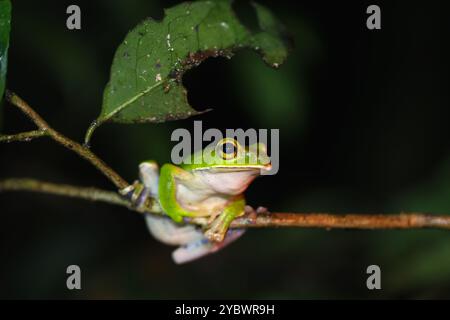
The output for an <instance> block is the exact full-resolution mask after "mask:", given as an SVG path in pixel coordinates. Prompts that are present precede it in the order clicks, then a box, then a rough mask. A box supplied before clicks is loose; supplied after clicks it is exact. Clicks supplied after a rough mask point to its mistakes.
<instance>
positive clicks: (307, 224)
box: [0, 179, 450, 229]
mask: <svg viewBox="0 0 450 320" xmlns="http://www.w3.org/2000/svg"><path fill="white" fill-rule="evenodd" d="M5 191H31V192H41V193H49V194H54V195H60V196H68V197H73V198H80V199H85V200H91V201H100V202H105V203H109V204H114V205H119V206H124V207H127V208H129V209H131V210H134V211H137V212H140V211H138V210H137V209H136V208H134V207H133V206H132V205H131V204H130V202H128V201H127V200H126V199H123V198H122V197H120V196H119V194H117V193H115V192H112V191H105V190H101V189H97V188H90V187H75V186H70V185H60V184H54V183H49V182H42V181H37V180H33V179H8V180H3V181H0V192H5ZM147 212H149V213H155V214H160V213H161V211H160V209H159V207H158V206H153V207H152V208H151V209H149V210H147ZM231 227H232V228H266V227H300V228H325V229H343V228H346V229H419V228H435V229H450V215H449V216H445V215H429V214H424V213H420V212H413V213H401V214H392V215H391V214H389V215H387V214H373V215H372V214H345V215H341V214H330V213H275V212H273V213H261V214H255V213H254V212H251V213H248V214H246V215H244V216H242V217H239V218H237V219H235V220H234V221H233V222H232V224H231Z"/></svg>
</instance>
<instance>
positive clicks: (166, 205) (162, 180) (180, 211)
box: [159, 163, 196, 223]
mask: <svg viewBox="0 0 450 320" xmlns="http://www.w3.org/2000/svg"><path fill="white" fill-rule="evenodd" d="M175 179H178V180H190V179H192V174H191V173H190V172H188V171H186V170H183V169H181V168H179V167H177V166H174V165H172V164H168V163H166V164H165V165H163V166H162V168H161V173H160V177H159V202H160V204H161V207H162V208H163V210H164V212H165V213H166V214H167V215H168V216H169V217H171V218H172V220H173V221H175V222H178V223H179V222H182V221H183V217H195V216H196V214H195V213H194V212H189V211H187V210H185V209H184V208H183V207H182V206H181V205H179V204H178V200H177V185H176V181H175Z"/></svg>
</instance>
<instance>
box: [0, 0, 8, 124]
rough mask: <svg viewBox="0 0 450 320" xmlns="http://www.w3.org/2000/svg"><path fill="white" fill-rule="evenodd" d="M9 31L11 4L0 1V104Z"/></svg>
mask: <svg viewBox="0 0 450 320" xmlns="http://www.w3.org/2000/svg"><path fill="white" fill-rule="evenodd" d="M10 29H11V2H10V1H9V0H0V104H1V102H2V99H3V93H4V92H5V83H6V69H7V65H8V47H9V31H10ZM0 116H1V115H0Z"/></svg>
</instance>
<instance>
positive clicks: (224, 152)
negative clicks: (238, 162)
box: [217, 139, 237, 160]
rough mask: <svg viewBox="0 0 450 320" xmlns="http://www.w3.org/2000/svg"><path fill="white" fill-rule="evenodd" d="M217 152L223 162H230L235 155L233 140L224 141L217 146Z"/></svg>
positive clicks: (235, 146)
mask: <svg viewBox="0 0 450 320" xmlns="http://www.w3.org/2000/svg"><path fill="white" fill-rule="evenodd" d="M217 151H218V154H219V156H220V157H222V159H224V160H231V159H233V158H235V157H236V155H237V144H236V141H234V140H231V139H230V140H224V141H223V142H221V143H219V144H218V145H217Z"/></svg>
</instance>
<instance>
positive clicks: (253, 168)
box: [196, 163, 272, 173]
mask: <svg viewBox="0 0 450 320" xmlns="http://www.w3.org/2000/svg"><path fill="white" fill-rule="evenodd" d="M271 169H272V164H271V163H268V164H257V165H236V166H222V165H216V166H212V167H210V168H198V169H196V170H198V171H202V170H209V171H214V172H230V171H233V172H243V171H249V172H251V171H255V173H256V171H261V170H262V171H270V170H271Z"/></svg>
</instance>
